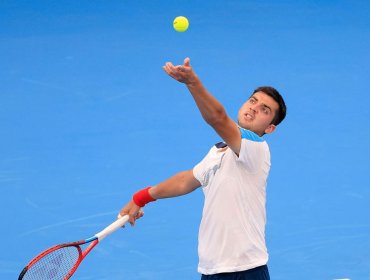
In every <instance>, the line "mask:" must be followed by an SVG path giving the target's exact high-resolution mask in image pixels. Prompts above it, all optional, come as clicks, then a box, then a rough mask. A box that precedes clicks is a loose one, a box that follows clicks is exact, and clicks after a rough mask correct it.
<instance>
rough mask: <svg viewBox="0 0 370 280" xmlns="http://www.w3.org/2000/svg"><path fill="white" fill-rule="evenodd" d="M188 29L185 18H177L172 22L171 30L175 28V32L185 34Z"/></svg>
mask: <svg viewBox="0 0 370 280" xmlns="http://www.w3.org/2000/svg"><path fill="white" fill-rule="evenodd" d="M188 27H189V21H188V19H187V18H186V17H183V16H179V17H176V18H175V19H174V21H173V28H175V30H176V31H177V32H185V31H186V30H187V29H188Z"/></svg>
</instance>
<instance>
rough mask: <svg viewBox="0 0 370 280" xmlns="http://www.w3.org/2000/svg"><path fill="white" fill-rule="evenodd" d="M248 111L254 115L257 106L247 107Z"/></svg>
mask: <svg viewBox="0 0 370 280" xmlns="http://www.w3.org/2000/svg"><path fill="white" fill-rule="evenodd" d="M249 110H251V111H253V113H256V112H257V106H256V105H252V106H250V107H249Z"/></svg>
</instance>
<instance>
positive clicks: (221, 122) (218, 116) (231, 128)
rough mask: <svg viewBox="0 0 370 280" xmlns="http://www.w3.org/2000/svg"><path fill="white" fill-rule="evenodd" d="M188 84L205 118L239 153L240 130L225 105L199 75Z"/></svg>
mask: <svg viewBox="0 0 370 280" xmlns="http://www.w3.org/2000/svg"><path fill="white" fill-rule="evenodd" d="M186 86H187V88H188V89H189V91H190V93H191V94H192V96H193V98H194V100H195V103H196V104H197V106H198V109H199V111H200V112H201V114H202V117H203V119H204V120H205V121H206V122H207V123H208V124H209V125H210V126H212V128H213V129H214V130H215V131H216V132H217V134H218V135H220V137H221V138H222V139H223V140H224V141H225V142H226V143H227V144H228V146H229V147H230V148H231V149H232V150H233V151H234V152H235V153H236V154H237V155H239V152H240V145H241V135H240V130H239V128H238V126H237V125H236V123H235V122H234V121H233V120H232V119H231V118H230V117H229V116H228V114H227V113H226V110H225V108H224V107H223V105H222V104H221V103H220V102H219V101H218V100H217V99H216V98H215V97H214V96H213V95H212V94H210V93H209V92H208V90H207V89H206V88H205V87H204V85H203V84H202V82H201V81H200V79H199V78H198V77H196V78H195V79H194V80H193V81H192V83H189V84H187V85H186Z"/></svg>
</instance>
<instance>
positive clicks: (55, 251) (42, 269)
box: [18, 215, 128, 280]
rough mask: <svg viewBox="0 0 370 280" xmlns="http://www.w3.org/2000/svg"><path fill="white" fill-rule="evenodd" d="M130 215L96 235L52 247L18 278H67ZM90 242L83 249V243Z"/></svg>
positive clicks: (63, 279) (60, 279) (27, 266)
mask: <svg viewBox="0 0 370 280" xmlns="http://www.w3.org/2000/svg"><path fill="white" fill-rule="evenodd" d="M127 221H128V215H125V216H123V217H121V218H119V219H118V220H117V221H115V222H113V223H112V224H110V225H109V226H107V227H106V228H105V229H103V230H102V231H100V232H98V233H97V234H95V235H94V236H92V237H90V238H87V239H84V240H80V241H76V242H70V243H64V244H59V245H56V246H54V247H51V248H49V249H47V250H45V251H43V252H42V253H40V254H39V255H37V256H36V257H35V258H34V259H33V260H32V261H30V262H29V263H28V264H27V265H26V267H25V268H24V269H23V270H22V272H21V274H20V275H19V277H18V280H46V279H47V280H66V279H69V278H70V277H71V276H72V275H73V273H75V271H76V269H77V268H78V266H79V265H80V264H81V262H82V261H83V259H84V258H85V257H86V256H87V254H88V253H90V251H91V250H92V249H93V248H94V247H95V246H96V245H97V244H98V243H99V242H100V241H101V240H102V239H103V238H105V237H106V236H107V235H109V234H111V233H113V232H114V231H116V230H117V229H119V228H121V227H123V226H124V224H125V223H126V222H127ZM88 243H90V244H89V246H88V247H87V248H86V249H85V251H82V249H81V247H80V246H81V245H84V244H88Z"/></svg>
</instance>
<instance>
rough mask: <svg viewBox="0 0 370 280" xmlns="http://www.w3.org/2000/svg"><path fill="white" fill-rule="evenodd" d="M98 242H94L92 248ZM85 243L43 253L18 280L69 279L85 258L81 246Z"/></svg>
mask: <svg viewBox="0 0 370 280" xmlns="http://www.w3.org/2000/svg"><path fill="white" fill-rule="evenodd" d="M97 242H98V240H94V241H93V243H92V244H90V246H92V247H93V246H95V245H96V244H97ZM85 243H86V241H85V240H81V241H77V242H71V243H64V244H59V245H56V246H54V247H51V248H49V249H47V250H45V251H43V252H42V253H40V254H39V255H37V256H36V257H35V258H34V259H33V260H31V261H30V262H29V263H28V264H27V265H26V267H25V268H24V269H23V270H22V272H21V274H20V275H19V277H18V280H36V279H38V280H40V279H48V280H60V279H69V278H70V277H71V276H72V274H73V273H74V272H75V271H76V269H77V267H78V266H79V264H80V263H81V261H82V259H83V257H84V255H83V252H82V249H81V247H80V245H82V244H85ZM90 246H89V247H90Z"/></svg>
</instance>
